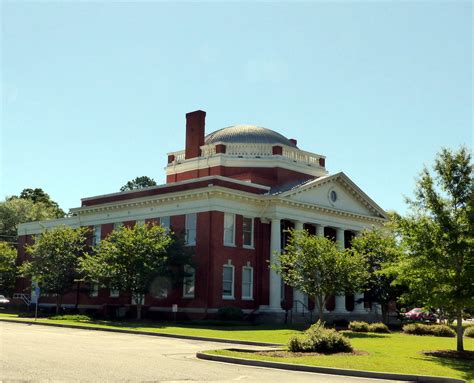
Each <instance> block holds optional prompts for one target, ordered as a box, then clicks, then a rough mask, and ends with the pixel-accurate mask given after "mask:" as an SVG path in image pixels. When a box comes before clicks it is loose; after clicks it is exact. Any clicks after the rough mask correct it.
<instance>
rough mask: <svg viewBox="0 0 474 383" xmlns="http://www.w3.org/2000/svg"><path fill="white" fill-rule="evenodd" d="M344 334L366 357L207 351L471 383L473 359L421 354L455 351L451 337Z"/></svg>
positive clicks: (472, 343) (473, 344) (473, 346)
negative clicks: (290, 356) (441, 377)
mask: <svg viewBox="0 0 474 383" xmlns="http://www.w3.org/2000/svg"><path fill="white" fill-rule="evenodd" d="M344 334H345V335H346V336H347V337H349V338H350V340H351V343H352V345H353V346H354V348H355V349H356V350H358V351H365V352H367V353H368V354H367V355H342V354H341V355H318V356H302V357H295V358H281V357H270V356H267V355H258V354H254V353H249V352H237V351H227V350H216V351H209V353H211V354H216V355H226V356H233V357H238V358H246V359H257V360H268V361H272V362H284V363H294V364H305V365H310V366H324V367H338V368H346V369H357V370H368V371H379V372H395V373H401V374H417V375H432V376H446V377H452V378H458V379H464V380H468V381H471V382H474V363H473V362H472V360H457V359H450V358H439V357H433V356H426V355H423V354H422V353H421V351H423V350H426V351H428V350H452V349H455V346H456V342H455V339H454V338H439V337H433V336H415V335H406V334H402V333H392V334H364V333H352V332H344ZM464 347H465V349H466V350H474V339H469V338H464Z"/></svg>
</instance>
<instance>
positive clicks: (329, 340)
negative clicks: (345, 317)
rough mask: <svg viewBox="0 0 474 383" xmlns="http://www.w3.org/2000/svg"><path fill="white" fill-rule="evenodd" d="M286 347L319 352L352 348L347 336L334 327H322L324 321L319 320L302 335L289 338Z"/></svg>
mask: <svg viewBox="0 0 474 383" xmlns="http://www.w3.org/2000/svg"><path fill="white" fill-rule="evenodd" d="M288 349H289V350H290V351H292V352H319V353H322V354H334V353H336V352H351V351H352V350H353V349H352V346H351V344H350V342H349V340H348V339H347V338H345V337H344V336H343V335H342V334H340V333H339V332H337V331H336V330H334V329H326V328H324V322H321V321H318V322H316V323H315V324H313V325H312V326H311V327H310V328H309V329H308V330H306V331H305V332H304V334H303V335H300V336H295V337H292V338H290V340H289V342H288Z"/></svg>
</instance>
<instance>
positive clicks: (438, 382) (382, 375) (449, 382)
mask: <svg viewBox="0 0 474 383" xmlns="http://www.w3.org/2000/svg"><path fill="white" fill-rule="evenodd" d="M227 350H229V351H248V350H239V349H227ZM196 357H197V358H199V359H204V360H211V361H215V362H225V363H234V364H242V365H246V366H256V367H270V368H278V369H280V370H291V371H303V372H316V373H320V374H331V375H343V376H356V377H359V378H374V379H391V380H403V381H410V382H421V383H466V381H465V380H461V379H455V378H447V377H446V378H445V377H441V376H423V375H406V374H396V373H388V372H375V371H362V370H347V369H343V368H332V367H317V366H308V365H302V364H289V363H281V362H266V361H262V360H253V359H243V358H234V357H230V356H222V355H210V354H205V353H202V352H198V353H197V354H196Z"/></svg>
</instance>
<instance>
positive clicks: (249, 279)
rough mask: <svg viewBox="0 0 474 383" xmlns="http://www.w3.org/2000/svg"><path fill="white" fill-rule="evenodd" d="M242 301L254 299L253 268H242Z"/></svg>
mask: <svg viewBox="0 0 474 383" xmlns="http://www.w3.org/2000/svg"><path fill="white" fill-rule="evenodd" d="M242 299H249V300H250V299H253V268H252V267H250V266H244V267H242Z"/></svg>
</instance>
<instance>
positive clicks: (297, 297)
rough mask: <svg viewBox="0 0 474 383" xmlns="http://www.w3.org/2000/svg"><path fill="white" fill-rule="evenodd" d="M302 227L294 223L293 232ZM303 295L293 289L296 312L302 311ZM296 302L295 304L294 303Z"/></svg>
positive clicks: (299, 222) (301, 223)
mask: <svg viewBox="0 0 474 383" xmlns="http://www.w3.org/2000/svg"><path fill="white" fill-rule="evenodd" d="M303 228H304V225H303V222H301V221H295V230H303ZM304 298H305V296H304V293H303V292H302V291H300V290H298V289H293V309H296V311H297V312H301V311H303V306H302V304H304V301H305V299H304ZM295 301H297V302H295Z"/></svg>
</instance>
